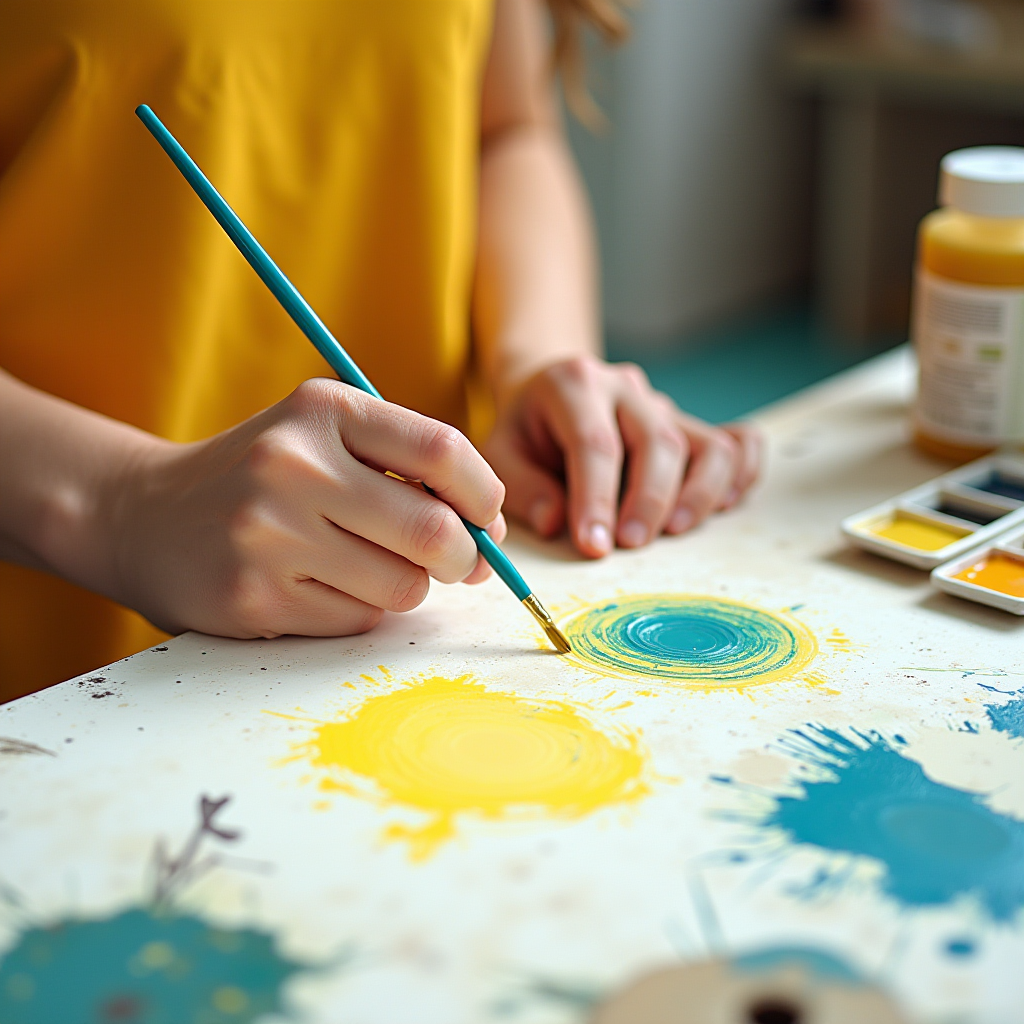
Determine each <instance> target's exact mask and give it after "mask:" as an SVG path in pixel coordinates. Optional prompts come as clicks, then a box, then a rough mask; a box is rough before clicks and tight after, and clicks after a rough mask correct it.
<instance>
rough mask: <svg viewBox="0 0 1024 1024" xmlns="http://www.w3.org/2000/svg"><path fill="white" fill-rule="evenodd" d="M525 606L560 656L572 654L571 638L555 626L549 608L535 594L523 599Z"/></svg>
mask: <svg viewBox="0 0 1024 1024" xmlns="http://www.w3.org/2000/svg"><path fill="white" fill-rule="evenodd" d="M523 604H525V605H526V607H527V608H528V609H529V611H530V614H531V615H533V617H534V618H535V619H536V620H537V621H538V622H539V623H540V624H541V627H542V628H543V630H544V632H545V634H546V635H547V638H548V639H549V640H550V641H551V643H552V645H553V646H554V648H555V650H556V651H558V653H559V654H570V653H571V652H572V644H570V643H569V638H568V637H567V636H566V635H565V634H564V633H563V632H562V631H561V630H560V629H559V628H558V626H556V625H555V620H554V619H553V618H551V616H550V615H549V614H548V610H547V608H545V607H544V605H542V604H541V603H540V601H538V600H537V598H536V596H535V595H534V594H530V596H529V597H525V598H523Z"/></svg>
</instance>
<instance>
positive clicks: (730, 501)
mask: <svg viewBox="0 0 1024 1024" xmlns="http://www.w3.org/2000/svg"><path fill="white" fill-rule="evenodd" d="M739 498H740V492H739V491H738V490H737V489H736V488H735V487H734V488H733V489H732V490H731V491H730V492H729V493H728V494H727V495H726V496H725V503H724V507H725V508H729V507H730V506H731V505H735V504H736V502H737V501H739Z"/></svg>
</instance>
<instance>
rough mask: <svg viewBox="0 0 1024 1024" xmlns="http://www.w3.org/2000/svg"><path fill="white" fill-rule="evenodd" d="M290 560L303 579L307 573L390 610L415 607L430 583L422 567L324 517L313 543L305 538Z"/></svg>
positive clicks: (313, 577)
mask: <svg viewBox="0 0 1024 1024" xmlns="http://www.w3.org/2000/svg"><path fill="white" fill-rule="evenodd" d="M291 561H292V564H293V565H294V566H295V571H296V574H298V575H299V577H300V578H302V577H306V576H308V577H309V578H310V579H314V580H318V581H319V582H321V583H323V584H326V585H327V586H329V587H331V588H332V589H334V590H336V591H339V592H342V593H345V594H348V595H349V596H350V597H353V598H355V599H356V600H358V601H359V602H361V603H363V604H366V605H372V606H373V607H376V608H381V609H384V610H385V611H389V612H407V611H411V610H412V609H413V608H416V607H417V606H418V605H420V604H422V603H423V600H424V598H425V597H426V596H427V591H428V590H429V588H430V578H429V576H428V575H427V570H426V569H424V568H423V567H422V566H420V565H416V564H415V563H413V562H411V561H409V560H408V559H407V558H403V557H402V556H401V555H398V554H395V552H393V551H389V550H387V549H386V548H383V547H380V546H379V545H377V544H374V543H373V542H371V541H369V540H366V539H365V538H364V537H357V536H356V535H355V534H352V533H349V532H348V531H347V530H343V529H339V528H338V527H337V526H335V525H334V524H333V523H331V522H328V521H327V520H326V519H321V521H320V528H319V530H317V531H316V534H315V535H314V540H313V543H309V542H308V541H307V542H306V543H304V544H303V550H301V551H300V552H297V553H296V555H295V557H294V558H293V559H292V560H291Z"/></svg>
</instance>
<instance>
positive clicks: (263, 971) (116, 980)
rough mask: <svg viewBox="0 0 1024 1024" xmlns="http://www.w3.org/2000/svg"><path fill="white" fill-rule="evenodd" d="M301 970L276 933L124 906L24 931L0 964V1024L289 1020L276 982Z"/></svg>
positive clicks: (231, 1023) (229, 1023)
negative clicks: (103, 915)
mask: <svg viewBox="0 0 1024 1024" xmlns="http://www.w3.org/2000/svg"><path fill="white" fill-rule="evenodd" d="M303 969H305V968H304V966H303V965H300V964H298V963H295V962H293V961H291V960H288V959H287V958H285V957H283V956H281V954H280V953H278V952H277V950H276V948H275V943H274V939H273V936H271V935H270V934H268V933H266V932H261V931H256V930H253V929H247V928H236V929H218V928H215V927H212V926H211V925H209V924H207V923H206V922H205V921H202V920H200V919H199V918H196V917H193V916H191V915H188V914H177V913H171V914H161V913H159V912H155V911H153V910H151V909H131V910H126V911H122V912H121V913H118V914H115V915H113V916H111V917H106V918H102V919H98V920H65V921H62V922H59V923H58V924H55V925H52V926H50V927H46V928H43V927H33V928H30V929H28V930H27V931H24V932H22V934H21V935H20V937H19V939H18V941H17V943H16V944H15V946H14V947H13V949H11V950H10V951H9V952H8V953H7V954H6V956H4V958H3V959H2V960H0V1021H3V1022H4V1024H55V1022H57V1021H64V1022H67V1024H107V1022H110V1024H115V1022H116V1024H185V1022H187V1021H202V1024H250V1022H253V1021H255V1020H257V1019H258V1018H261V1017H263V1016H265V1015H266V1014H270V1013H276V1014H278V1015H281V1016H285V1017H287V1016H288V1014H287V1013H286V1010H285V1007H284V1005H283V1003H282V995H281V992H282V986H283V985H284V983H285V982H286V981H287V980H288V978H290V977H291V976H292V975H293V974H295V973H296V972H297V971H300V970H303Z"/></svg>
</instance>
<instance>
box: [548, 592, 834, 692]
mask: <svg viewBox="0 0 1024 1024" xmlns="http://www.w3.org/2000/svg"><path fill="white" fill-rule="evenodd" d="M563 625H564V628H565V630H566V633H567V634H568V636H569V639H570V641H571V643H572V646H573V653H574V656H575V657H576V659H577V660H578V661H581V662H584V663H586V664H587V665H588V666H591V667H595V668H598V669H600V670H602V671H605V672H609V673H612V674H614V675H630V676H636V675H639V676H647V677H651V678H656V679H670V680H674V681H676V682H683V683H687V684H693V685H698V686H718V685H720V686H742V685H746V684H750V683H755V682H767V681H769V680H771V679H777V678H780V677H781V676H783V675H792V674H793V673H795V672H798V671H800V670H801V669H803V668H805V667H806V666H807V665H808V664H809V663H810V661H811V660H812V659H813V658H814V655H815V654H816V653H817V644H816V643H815V641H814V637H813V636H812V635H811V633H810V632H809V631H808V630H807V629H806V628H805V627H804V626H802V625H801V624H800V623H798V622H794V621H792V620H786V619H784V618H783V617H781V616H779V615H777V614H774V613H771V612H767V611H764V610H762V609H760V608H755V607H752V606H750V605H746V604H741V603H740V602H738V601H728V600H725V599H723V598H715V597H703V596H700V595H691V594H647V595H640V596H635V597H629V598H623V599H621V600H618V601H608V602H606V603H604V604H600V605H595V606H594V607H592V608H588V609H586V610H585V611H583V612H580V613H578V614H577V615H575V616H573V617H572V618H571V619H569V620H568V622H566V623H564V624H563Z"/></svg>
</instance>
